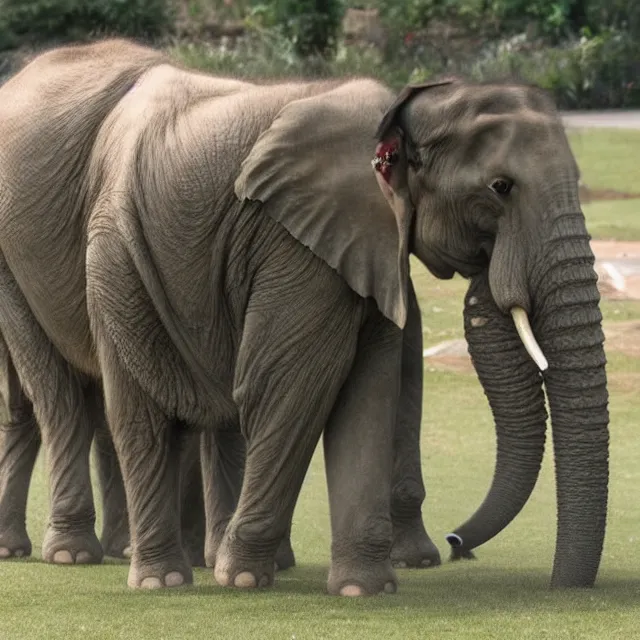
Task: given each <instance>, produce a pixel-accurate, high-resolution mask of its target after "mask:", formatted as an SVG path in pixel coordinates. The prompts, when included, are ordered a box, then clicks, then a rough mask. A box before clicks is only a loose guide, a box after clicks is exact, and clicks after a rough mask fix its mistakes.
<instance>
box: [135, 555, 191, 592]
mask: <svg viewBox="0 0 640 640" xmlns="http://www.w3.org/2000/svg"><path fill="white" fill-rule="evenodd" d="M191 584H193V571H192V569H191V566H190V565H189V562H188V561H187V558H186V554H185V553H183V552H181V553H179V554H176V555H175V556H171V557H169V558H165V559H163V560H160V561H155V562H148V563H144V562H142V561H140V560H138V559H137V558H136V554H135V553H134V555H133V557H132V560H131V565H130V566H129V577H128V578H127V585H128V586H129V587H131V588H132V589H165V588H170V587H181V586H184V585H191Z"/></svg>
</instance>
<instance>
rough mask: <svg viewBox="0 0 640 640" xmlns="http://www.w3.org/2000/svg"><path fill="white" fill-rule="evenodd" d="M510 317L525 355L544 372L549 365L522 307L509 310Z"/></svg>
mask: <svg viewBox="0 0 640 640" xmlns="http://www.w3.org/2000/svg"><path fill="white" fill-rule="evenodd" d="M511 316H512V317H513V322H514V324H515V325H516V330H517V332H518V335H519V336H520V340H522V344H523V345H524V348H525V349H526V350H527V353H528V354H529V355H530V356H531V359H532V360H533V361H534V362H535V363H536V364H537V365H538V368H539V369H540V371H546V370H547V369H548V368H549V363H548V362H547V359H546V358H545V357H544V353H542V349H541V348H540V345H539V344H538V342H537V341H536V338H535V336H534V335H533V331H532V330H531V324H530V323H529V316H527V312H526V311H525V310H524V309H523V308H522V307H513V308H512V309H511Z"/></svg>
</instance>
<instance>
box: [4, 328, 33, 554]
mask: <svg viewBox="0 0 640 640" xmlns="http://www.w3.org/2000/svg"><path fill="white" fill-rule="evenodd" d="M0 367H1V370H0V373H1V375H2V381H1V383H0V384H1V385H2V390H1V395H2V400H3V401H4V405H5V412H4V416H3V417H2V420H1V421H0V559H3V558H11V557H22V556H29V555H31V540H29V536H28V534H27V528H26V510H27V496H28V494H29V484H30V482H31V474H32V472H33V466H34V464H35V461H36V458H37V456H38V451H39V450H40V429H39V428H38V424H37V423H36V419H35V416H34V415H33V406H32V405H31V402H30V401H29V400H28V399H27V397H26V396H25V394H24V391H23V390H22V385H21V384H20V381H19V379H18V375H17V373H16V371H15V369H14V367H13V362H12V361H11V356H10V355H9V350H8V349H7V346H6V344H5V342H4V340H3V339H2V337H1V336H0Z"/></svg>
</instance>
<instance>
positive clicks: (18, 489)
mask: <svg viewBox="0 0 640 640" xmlns="http://www.w3.org/2000/svg"><path fill="white" fill-rule="evenodd" d="M79 233H80V231H79ZM412 295H413V294H412ZM410 315H411V317H410V320H409V322H408V323H407V327H406V328H405V331H404V336H405V337H404V342H405V347H404V350H405V352H406V353H405V355H404V360H403V381H402V390H401V398H400V407H399V409H398V416H397V422H398V428H397V430H396V433H395V441H394V451H395V456H394V463H393V464H394V470H393V490H392V501H391V520H392V526H393V542H392V547H391V554H390V555H391V560H392V563H393V565H394V566H396V567H398V566H399V567H427V566H438V565H439V564H440V555H439V552H438V549H437V548H436V546H435V545H434V544H433V542H432V541H431V539H430V538H429V536H428V534H427V533H426V530H425V528H424V524H423V522H422V513H421V506H422V502H423V500H424V497H425V491H424V484H423V480H422V472H421V463H420V442H419V435H420V433H419V432H420V422H421V410H422V359H421V353H422V330H421V324H420V322H421V321H420V313H419V309H418V307H417V302H416V301H415V296H414V297H413V300H412V307H411V309H410ZM4 355H5V356H6V358H5V361H4V365H5V375H4V379H5V381H7V384H8V387H7V389H6V391H5V393H4V394H3V395H4V397H5V398H8V402H7V404H8V405H9V406H13V407H14V409H15V410H14V411H11V412H10V415H9V418H8V421H7V423H6V424H5V425H4V428H3V429H0V558H1V557H11V556H22V555H29V554H30V552H31V542H30V540H29V537H28V535H27V533H26V528H25V510H26V497H27V492H28V485H29V478H30V475H31V470H32V468H33V464H34V461H35V457H36V455H37V452H38V449H39V446H40V438H39V432H38V429H37V425H36V420H35V417H34V415H33V407H32V405H31V402H30V401H29V400H28V399H27V394H26V393H25V391H24V390H23V389H22V387H21V384H20V381H19V379H18V376H17V374H16V371H15V369H14V367H13V363H12V362H11V359H10V357H9V354H8V351H7V350H6V348H5V354H4ZM79 378H81V379H82V380H81V384H80V387H81V392H82V394H83V396H85V397H84V398H83V400H84V404H85V407H86V410H87V411H88V413H89V414H90V416H89V422H90V424H85V431H87V432H88V433H89V436H88V441H89V442H90V440H91V435H92V434H93V432H94V430H95V442H96V453H97V456H96V460H97V466H98V470H99V479H100V487H101V492H102V500H103V509H104V525H103V533H102V539H101V543H102V544H101V546H102V548H101V546H100V544H99V543H98V541H97V539H96V538H95V534H94V532H93V525H94V512H93V507H92V498H91V495H90V490H89V491H88V487H89V482H88V479H87V466H86V464H87V463H86V453H87V451H86V450H87V445H86V439H87V436H86V434H85V435H84V438H82V439H79V440H84V448H82V447H78V448H77V449H75V450H74V456H72V458H71V460H70V459H69V455H68V453H69V448H68V447H66V446H65V447H60V446H58V445H57V443H56V442H51V444H50V445H49V447H48V449H49V450H48V453H49V457H50V459H51V461H52V466H53V469H54V470H58V473H59V474H60V475H62V476H63V477H64V475H65V474H66V475H70V476H74V477H75V479H76V481H77V483H76V484H75V485H74V484H73V483H66V484H61V485H57V483H56V482H53V483H52V484H53V487H52V489H53V490H52V494H51V501H52V522H51V523H50V527H49V531H48V534H47V538H46V539H45V545H44V547H43V557H44V559H45V560H48V561H51V562H62V563H73V562H82V563H85V562H100V561H101V559H102V555H103V549H104V551H105V552H106V553H107V555H112V556H116V557H122V556H123V555H128V553H127V549H128V534H129V531H128V524H127V520H126V504H125V499H124V493H123V489H122V482H121V478H120V469H119V465H118V462H117V459H116V456H115V451H114V449H113V444H112V442H111V439H110V436H109V433H108V431H107V430H106V429H104V428H103V426H104V420H103V418H102V414H101V413H99V410H100V408H101V407H102V398H101V395H100V392H101V389H100V388H99V385H97V384H95V383H94V382H95V381H94V380H93V379H92V376H91V375H88V376H87V375H83V374H82V373H81V374H79ZM85 378H86V379H85ZM16 402H18V404H17V405H16ZM93 405H95V407H93ZM95 408H97V409H98V412H96V411H95ZM61 418H62V416H61ZM46 431H49V432H50V431H51V429H49V430H45V432H46ZM61 433H62V430H60V429H58V430H57V431H54V435H53V439H54V440H55V439H56V438H58V437H59V435H60V434H61ZM187 441H188V444H187V445H186V446H185V447H184V449H185V452H183V456H182V462H181V467H182V472H183V479H182V481H181V483H180V484H181V486H183V499H182V506H183V508H182V510H181V512H182V520H183V522H182V537H183V542H184V543H185V547H186V548H187V552H188V555H189V557H190V560H191V563H192V564H194V565H201V564H202V560H201V558H202V555H203V553H202V535H201V530H202V527H203V526H204V524H203V520H204V517H203V516H204V514H203V513H202V509H201V503H202V498H201V495H200V494H201V493H202V489H201V488H198V487H199V478H200V475H199V468H198V467H199V465H198V464H197V457H196V455H195V454H196V453H197V447H195V448H194V446H193V444H194V439H193V438H192V437H189V438H187ZM202 447H203V456H204V457H205V459H206V461H207V465H208V470H209V476H207V475H205V495H206V497H207V512H208V519H209V520H210V527H209V528H210V530H209V532H208V535H207V539H206V544H205V547H206V548H205V550H204V551H205V555H206V564H207V565H208V566H213V565H214V564H215V553H216V549H217V546H218V544H219V542H220V539H221V538H222V534H223V533H224V530H225V528H226V523H227V522H228V520H229V518H230V517H231V514H232V513H233V510H234V508H235V504H236V502H237V499H238V495H239V493H240V484H241V482H242V466H243V464H244V443H243V441H242V438H240V437H239V429H237V428H236V429H233V428H230V429H219V430H216V431H215V432H212V431H205V433H203V442H202ZM83 454H84V456H83ZM79 460H81V461H80V462H79ZM70 463H73V468H72V469H68V468H66V467H67V466H69V464H70ZM185 467H186V470H185ZM74 474H75V475H74ZM53 476H54V480H55V473H54V474H53ZM79 487H80V488H81V489H79ZM80 490H82V491H84V495H83V496H82V497H81V498H80V499H79V500H77V497H78V496H77V494H78V492H79V491H80ZM185 491H186V495H185ZM87 493H88V495H87ZM71 495H73V499H71V498H70V496H71ZM70 502H78V503H79V504H80V505H82V508H85V507H86V506H87V505H89V506H88V507H87V508H86V512H85V513H83V514H82V515H81V516H78V514H69V513H67V512H68V510H69V504H70ZM185 505H187V506H188V507H189V508H188V509H185V508H184V507H185ZM194 505H198V506H197V507H196V508H194ZM187 514H188V515H187ZM65 520H66V521H67V522H65ZM68 521H71V523H69V522H68ZM290 530H291V524H290V523H289V527H288V529H287V534H286V535H285V538H284V539H283V541H282V542H281V544H280V546H279V548H278V552H277V554H276V558H275V559H276V568H277V569H286V568H288V567H290V566H293V565H294V564H295V556H294V553H293V550H292V548H291V544H290ZM185 538H187V539H189V540H190V541H191V542H190V543H186V542H185Z"/></svg>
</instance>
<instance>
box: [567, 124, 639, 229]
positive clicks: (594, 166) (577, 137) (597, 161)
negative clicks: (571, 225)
mask: <svg viewBox="0 0 640 640" xmlns="http://www.w3.org/2000/svg"><path fill="white" fill-rule="evenodd" d="M568 135H569V141H570V143H571V148H572V150H573V152H574V154H575V156H576V160H577V162H578V165H579V167H580V171H581V174H582V180H583V182H584V183H585V184H586V185H587V186H588V187H589V188H590V189H611V190H615V191H621V192H623V193H632V194H640V172H639V171H638V167H639V166H640V131H625V130H619V129H601V130H598V129H596V130H593V129H592V130H581V129H569V130H568ZM582 209H583V211H584V214H585V216H586V218H587V225H588V228H589V232H590V233H591V235H592V236H593V237H594V239H596V240H614V239H615V240H640V198H634V199H631V200H602V201H594V202H591V203H588V204H585V205H583V207H582Z"/></svg>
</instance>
